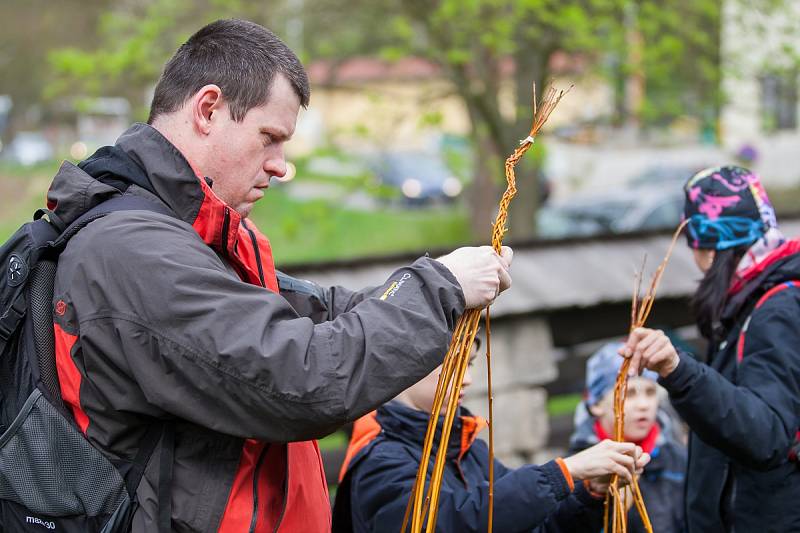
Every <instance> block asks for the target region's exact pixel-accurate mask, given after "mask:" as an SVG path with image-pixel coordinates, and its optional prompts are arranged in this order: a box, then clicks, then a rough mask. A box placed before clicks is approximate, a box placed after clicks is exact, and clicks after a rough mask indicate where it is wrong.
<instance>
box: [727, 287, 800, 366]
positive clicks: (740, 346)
mask: <svg viewBox="0 0 800 533" xmlns="http://www.w3.org/2000/svg"><path fill="white" fill-rule="evenodd" d="M793 287H800V280H792V281H784V282H783V283H779V284H777V285H775V286H774V287H772V288H771V289H770V290H768V291H767V292H765V293H764V294H762V295H761V297H760V298H759V299H758V301H757V302H756V305H755V306H753V309H752V311H750V315H749V316H748V317H747V319H746V320H745V321H744V324H743V325H742V329H741V330H740V331H739V340H738V342H737V343H736V364H739V363H741V362H742V359H743V358H744V339H745V335H746V334H747V329H748V327H749V326H750V319H751V318H753V313H755V312H756V310H757V309H759V308H760V307H761V306H762V305H764V302H766V301H767V300H769V299H770V298H772V297H773V296H775V295H776V294H778V293H779V292H781V291H784V290H786V289H791V288H793Z"/></svg>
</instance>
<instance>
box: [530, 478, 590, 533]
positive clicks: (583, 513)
mask: <svg viewBox="0 0 800 533" xmlns="http://www.w3.org/2000/svg"><path fill="white" fill-rule="evenodd" d="M602 528H603V500H598V499H596V498H593V497H592V496H591V495H590V494H589V491H587V490H586V488H585V487H584V486H583V483H578V484H577V486H576V487H575V490H574V491H572V493H571V494H570V495H569V496H567V498H566V499H564V500H563V501H562V502H560V503H559V504H558V507H557V508H556V510H555V512H554V513H552V514H551V515H550V516H549V517H547V520H545V523H544V524H542V525H541V526H539V527H538V528H536V529H535V530H534V532H535V533H598V532H599V531H601V530H602Z"/></svg>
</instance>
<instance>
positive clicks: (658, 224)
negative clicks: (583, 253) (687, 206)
mask: <svg viewBox="0 0 800 533" xmlns="http://www.w3.org/2000/svg"><path fill="white" fill-rule="evenodd" d="M683 200H684V198H683V191H682V190H681V188H680V187H669V188H667V187H664V186H663V185H659V186H653V185H641V186H639V187H636V188H629V189H621V190H618V191H613V192H607V193H603V194H599V195H581V196H574V197H572V198H570V199H569V200H566V201H564V202H559V203H553V204H550V205H548V206H546V207H544V208H542V209H540V210H539V212H538V215H537V223H538V226H537V231H538V234H539V236H540V237H543V238H546V239H565V238H569V237H586V236H591V235H600V234H608V233H630V232H633V231H647V230H657V229H669V228H674V227H676V226H677V225H678V224H679V223H680V219H681V213H682V212H683Z"/></svg>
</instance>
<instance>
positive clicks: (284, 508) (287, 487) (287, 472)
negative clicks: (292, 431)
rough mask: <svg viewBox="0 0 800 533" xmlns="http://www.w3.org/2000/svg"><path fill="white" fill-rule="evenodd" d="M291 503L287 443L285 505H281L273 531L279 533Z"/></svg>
mask: <svg viewBox="0 0 800 533" xmlns="http://www.w3.org/2000/svg"><path fill="white" fill-rule="evenodd" d="M288 503H289V445H288V444H287V445H286V476H285V477H284V478H283V507H281V514H280V515H279V516H278V521H277V522H275V529H273V530H272V533H278V528H280V527H281V522H283V515H285V514H286V506H287V505H288Z"/></svg>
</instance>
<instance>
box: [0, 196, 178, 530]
mask: <svg viewBox="0 0 800 533" xmlns="http://www.w3.org/2000/svg"><path fill="white" fill-rule="evenodd" d="M122 210H148V211H156V212H162V213H165V214H170V215H171V216H174V215H172V214H171V213H169V212H168V211H167V209H166V208H165V207H163V206H161V205H159V204H156V203H155V202H154V201H150V200H147V199H144V198H141V197H139V196H134V195H130V194H123V195H120V196H117V197H115V198H113V199H110V200H107V201H105V202H103V203H101V204H100V205H98V206H96V207H95V208H93V209H91V210H90V211H89V212H87V213H85V214H84V215H83V216H81V217H80V218H79V219H78V220H76V221H75V222H73V223H72V224H70V225H69V226H66V227H65V225H64V224H62V223H61V222H60V221H59V220H58V218H57V217H56V216H55V215H54V214H53V213H52V212H50V211H47V210H39V211H37V213H36V215H34V220H33V221H32V222H28V223H26V224H24V225H23V226H22V227H21V228H20V229H19V230H18V231H17V232H16V233H15V234H14V235H13V236H12V237H11V238H10V239H9V240H8V241H7V242H6V243H5V244H4V245H3V246H2V247H0V265H2V270H1V271H0V531H47V530H51V531H62V532H81V533H83V532H98V533H116V532H123V531H128V530H129V529H130V525H131V519H132V517H133V513H134V511H135V509H136V507H137V505H138V504H137V501H136V488H137V487H138V485H139V482H140V481H141V478H142V474H143V472H144V468H145V465H146V464H147V463H148V461H149V459H150V457H151V455H152V454H153V452H154V450H156V448H157V447H158V444H159V442H160V443H161V444H162V445H161V447H160V449H161V455H160V457H159V465H160V472H159V484H158V485H159V486H158V499H159V517H158V523H159V529H162V530H164V531H169V524H170V522H169V518H170V514H169V513H170V506H169V490H168V482H169V480H170V477H171V465H172V449H173V446H172V439H173V437H172V430H171V426H168V425H167V424H166V423H153V424H152V425H151V427H150V429H149V430H148V432H147V434H146V436H145V438H144V439H142V445H141V447H140V449H139V452H138V454H137V455H136V457H135V458H133V460H132V461H119V462H116V461H111V460H109V459H108V458H106V457H105V456H104V455H103V454H102V453H101V452H100V451H99V450H97V449H96V448H94V447H93V446H92V445H91V444H90V443H89V441H88V440H87V439H86V438H85V436H84V435H83V433H82V432H81V430H80V429H79V428H78V426H77V424H76V423H75V422H74V420H73V418H72V414H71V413H70V412H69V410H68V409H66V408H65V406H64V404H63V401H62V399H61V394H60V387H59V383H58V374H57V372H56V362H55V341H54V332H53V302H52V300H53V284H54V281H55V274H56V266H57V262H58V256H59V254H60V253H61V252H62V251H63V250H64V248H65V247H66V245H67V243H68V242H69V239H70V238H72V237H73V236H75V234H76V233H78V231H80V229H81V228H83V227H85V226H86V225H87V224H89V223H90V222H92V221H94V220H97V219H98V218H101V217H103V216H105V215H107V214H108V213H111V212H114V211H122ZM45 217H46V218H45Z"/></svg>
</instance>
